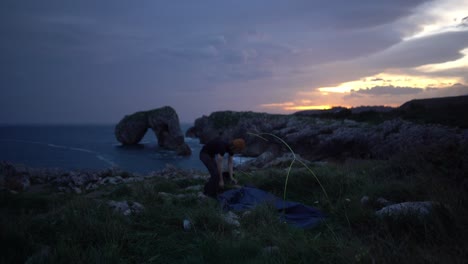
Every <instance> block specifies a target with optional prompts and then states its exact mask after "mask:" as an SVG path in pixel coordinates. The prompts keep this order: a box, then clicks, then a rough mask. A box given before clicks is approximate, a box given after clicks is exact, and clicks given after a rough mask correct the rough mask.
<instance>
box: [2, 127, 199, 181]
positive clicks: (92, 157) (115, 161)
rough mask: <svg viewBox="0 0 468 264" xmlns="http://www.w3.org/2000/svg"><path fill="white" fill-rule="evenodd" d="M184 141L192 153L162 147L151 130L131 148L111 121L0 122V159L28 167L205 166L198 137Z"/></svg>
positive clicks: (146, 168)
mask: <svg viewBox="0 0 468 264" xmlns="http://www.w3.org/2000/svg"><path fill="white" fill-rule="evenodd" d="M189 127H190V125H189V124H182V130H183V132H184V133H185V131H186V129H188V128H189ZM185 141H186V142H187V144H188V145H189V146H190V148H191V149H192V155H191V156H189V157H180V156H177V155H175V153H174V152H172V151H167V150H163V149H161V148H159V147H158V144H157V138H156V136H155V135H154V133H153V132H152V131H151V130H148V132H147V133H146V135H145V137H144V138H143V140H142V141H141V142H140V143H141V144H140V145H139V146H138V147H132V148H128V147H122V146H121V145H120V143H119V142H118V141H117V140H116V139H115V136H114V126H111V125H76V126H75V125H68V126H65V125H60V126H58V125H54V126H50V125H44V126H42V125H34V126H0V160H1V161H10V162H12V163H20V164H24V165H27V166H29V167H41V168H43V167H54V168H65V169H104V168H109V167H119V168H121V169H124V170H127V171H131V172H139V173H146V172H150V171H156V170H160V169H163V168H164V167H165V166H166V164H172V165H175V166H177V167H179V168H185V169H192V168H193V169H199V170H205V167H204V166H203V164H202V163H201V162H200V160H199V159H198V153H199V151H200V149H201V147H202V145H201V144H200V143H199V141H198V139H191V138H186V139H185Z"/></svg>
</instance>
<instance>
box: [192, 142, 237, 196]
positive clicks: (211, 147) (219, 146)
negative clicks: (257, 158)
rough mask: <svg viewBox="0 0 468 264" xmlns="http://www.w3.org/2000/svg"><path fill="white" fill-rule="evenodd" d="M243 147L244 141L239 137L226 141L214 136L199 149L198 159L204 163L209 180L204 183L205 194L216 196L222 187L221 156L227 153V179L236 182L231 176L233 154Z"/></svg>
mask: <svg viewBox="0 0 468 264" xmlns="http://www.w3.org/2000/svg"><path fill="white" fill-rule="evenodd" d="M244 148H245V141H244V140H243V139H241V138H237V139H234V140H233V141H231V142H226V141H224V140H222V139H221V138H216V139H213V140H211V141H209V142H208V143H206V144H205V145H204V146H203V148H202V150H201V151H200V160H201V161H202V162H203V164H205V166H206V168H207V169H208V172H209V173H210V176H211V177H210V180H209V181H208V182H207V183H206V184H205V189H204V193H205V195H208V196H211V197H213V198H216V195H217V194H218V191H219V190H220V189H223V188H224V178H223V157H224V154H226V153H228V154H229V157H228V169H229V180H230V181H231V182H232V183H234V184H237V181H236V180H235V179H234V177H233V161H232V160H233V156H234V153H240V152H241V151H242V150H243V149H244Z"/></svg>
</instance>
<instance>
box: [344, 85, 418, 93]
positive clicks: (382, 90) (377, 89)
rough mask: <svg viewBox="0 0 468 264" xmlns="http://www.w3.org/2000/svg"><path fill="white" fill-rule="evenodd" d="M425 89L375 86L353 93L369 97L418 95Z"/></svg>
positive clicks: (353, 91)
mask: <svg viewBox="0 0 468 264" xmlns="http://www.w3.org/2000/svg"><path fill="white" fill-rule="evenodd" d="M423 90H424V89H421V88H412V87H398V86H392V85H390V86H374V87H372V88H366V89H359V90H352V92H351V93H357V94H367V95H399V94H417V93H421V92H422V91H423Z"/></svg>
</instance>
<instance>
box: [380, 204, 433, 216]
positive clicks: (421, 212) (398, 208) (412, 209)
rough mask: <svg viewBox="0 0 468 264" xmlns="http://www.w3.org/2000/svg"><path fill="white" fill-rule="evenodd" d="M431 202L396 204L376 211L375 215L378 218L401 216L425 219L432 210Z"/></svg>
mask: <svg viewBox="0 0 468 264" xmlns="http://www.w3.org/2000/svg"><path fill="white" fill-rule="evenodd" d="M433 204H434V203H433V202H430V201H425V202H404V203H398V204H392V205H389V206H385V207H384V208H382V209H380V210H378V211H377V212H376V215H377V216H378V217H391V218H395V219H397V218H399V217H402V216H408V215H409V216H416V217H426V216H428V215H429V214H430V212H431V211H432V208H433Z"/></svg>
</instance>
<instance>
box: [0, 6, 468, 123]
mask: <svg viewBox="0 0 468 264" xmlns="http://www.w3.org/2000/svg"><path fill="white" fill-rule="evenodd" d="M0 34H1V36H2V37H1V41H0V60H1V63H0V89H1V93H0V94H1V96H0V124H27V123H36V124H37V123H48V124H49V123H50V124H52V123H66V124H83V123H93V124H94V123H105V124H113V123H117V122H118V121H120V119H122V118H123V117H124V116H125V115H127V114H131V113H134V112H137V111H143V110H150V109H154V108H159V107H162V106H166V105H168V106H171V107H173V108H174V109H175V110H176V112H177V113H178V115H179V119H180V121H181V122H193V121H194V120H195V119H196V118H198V117H201V116H203V115H209V114H210V113H212V112H214V111H221V110H233V111H256V112H268V113H293V112H296V111H299V110H305V109H326V108H330V107H333V106H345V107H357V106H370V105H385V106H394V107H397V106H399V105H401V104H403V103H404V102H406V101H409V100H411V99H419V98H430V97H442V96H456V95H466V94H468V0H439V1H434V0H411V1H408V0H379V1H375V0H359V1H346V0H327V1H310V0H288V1H284V0H236V1H227V0H200V1H193V0H180V1H160V0H139V1H131V0H100V1H95V0H80V1H66V0H41V1H37V0H2V1H1V2H0Z"/></svg>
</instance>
